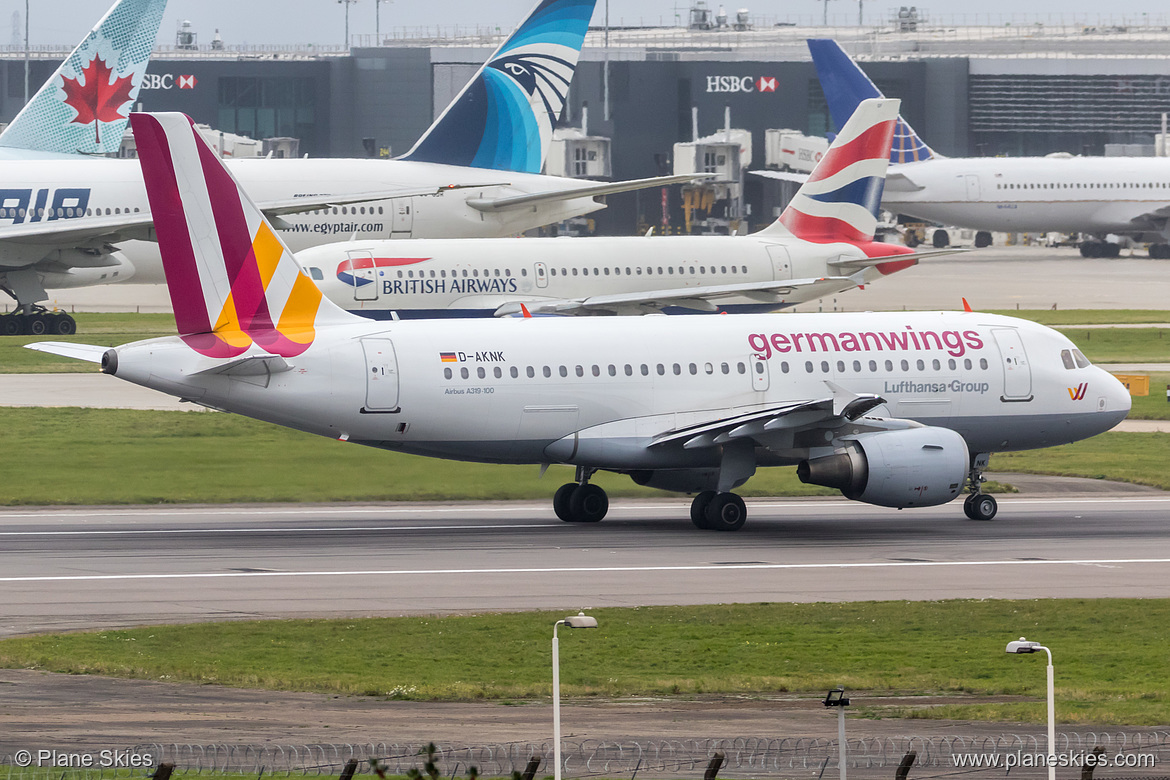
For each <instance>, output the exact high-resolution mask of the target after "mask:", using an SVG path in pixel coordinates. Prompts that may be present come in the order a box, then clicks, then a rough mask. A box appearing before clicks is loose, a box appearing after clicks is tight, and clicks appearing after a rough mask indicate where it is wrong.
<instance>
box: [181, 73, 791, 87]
mask: <svg viewBox="0 0 1170 780" xmlns="http://www.w3.org/2000/svg"><path fill="white" fill-rule="evenodd" d="M177 81H178V82H179V89H195V85H196V84H198V83H199V79H197V78H195V77H194V76H179V78H178V79H177ZM773 81H775V79H773Z"/></svg>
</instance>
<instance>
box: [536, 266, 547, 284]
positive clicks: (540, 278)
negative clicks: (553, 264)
mask: <svg viewBox="0 0 1170 780" xmlns="http://www.w3.org/2000/svg"><path fill="white" fill-rule="evenodd" d="M536 286H537V287H548V267H547V266H546V265H545V264H544V263H537V264H536Z"/></svg>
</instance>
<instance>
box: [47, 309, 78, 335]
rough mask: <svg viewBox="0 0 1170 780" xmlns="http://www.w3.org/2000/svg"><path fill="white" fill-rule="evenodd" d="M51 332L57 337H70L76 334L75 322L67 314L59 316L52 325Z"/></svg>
mask: <svg viewBox="0 0 1170 780" xmlns="http://www.w3.org/2000/svg"><path fill="white" fill-rule="evenodd" d="M52 332H53V333H56V334H57V335H58V336H72V335H73V334H74V333H76V332H77V320H75V319H73V318H72V317H70V316H69V315H68V314H59V315H57V321H56V322H55V323H53V328H52Z"/></svg>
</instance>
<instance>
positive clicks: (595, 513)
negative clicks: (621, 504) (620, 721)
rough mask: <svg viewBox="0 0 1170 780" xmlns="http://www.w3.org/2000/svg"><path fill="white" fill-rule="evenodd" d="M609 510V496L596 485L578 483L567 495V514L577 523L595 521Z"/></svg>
mask: <svg viewBox="0 0 1170 780" xmlns="http://www.w3.org/2000/svg"><path fill="white" fill-rule="evenodd" d="M608 511H609V496H607V495H606V494H605V490H603V489H602V488H601V487H599V486H597V485H590V484H588V483H587V484H584V485H578V486H577V489H576V490H574V491H573V492H572V494H571V495H570V496H569V514H571V515H572V516H573V521H574V522H578V523H596V522H599V521H600V520H601V518H603V517H605V513H606V512H608Z"/></svg>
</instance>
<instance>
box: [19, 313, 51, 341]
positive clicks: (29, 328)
mask: <svg viewBox="0 0 1170 780" xmlns="http://www.w3.org/2000/svg"><path fill="white" fill-rule="evenodd" d="M45 319H46V318H45V317H44V316H42V315H40V314H34V315H33V316H31V317H29V318H28V319H26V320H25V321H24V328H25V332H27V333H28V334H29V335H30V336H43V335H44V334H45V331H46V330H48V329H49V323H47V322H45Z"/></svg>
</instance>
